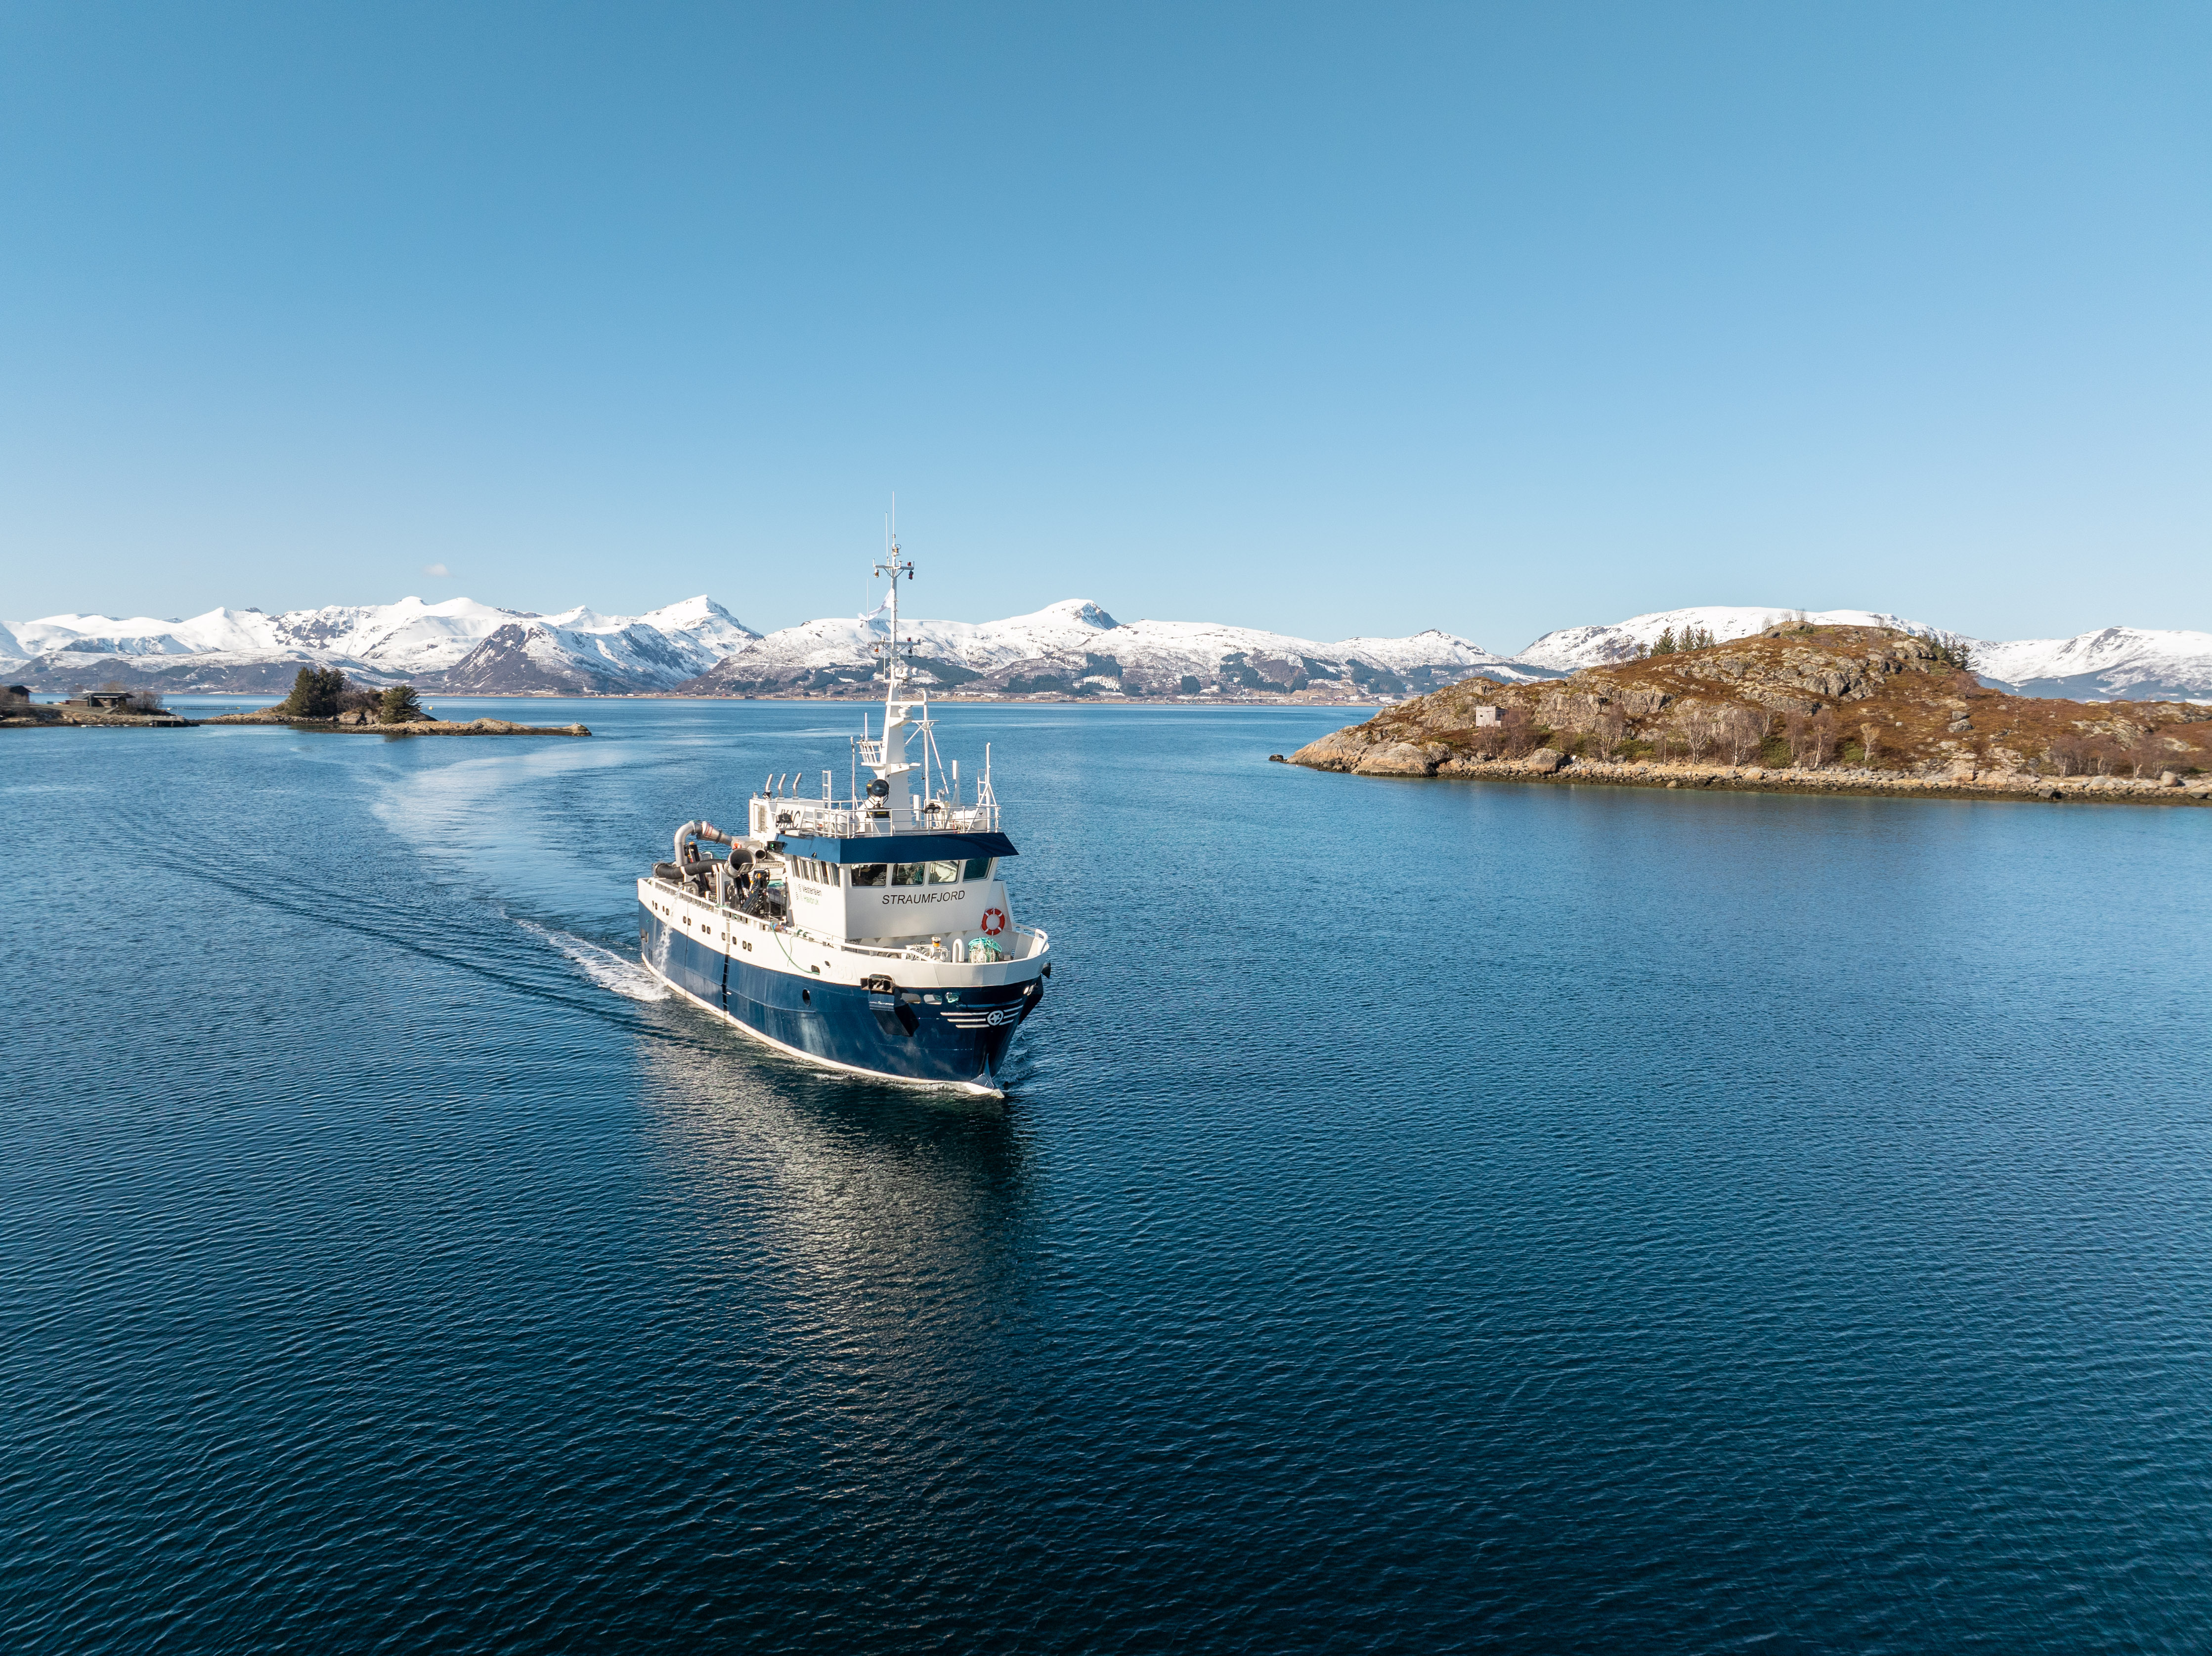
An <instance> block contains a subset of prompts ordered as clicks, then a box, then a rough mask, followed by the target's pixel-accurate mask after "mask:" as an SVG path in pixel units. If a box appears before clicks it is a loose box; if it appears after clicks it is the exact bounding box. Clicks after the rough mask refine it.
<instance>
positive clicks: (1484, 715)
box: [1292, 622, 2212, 793]
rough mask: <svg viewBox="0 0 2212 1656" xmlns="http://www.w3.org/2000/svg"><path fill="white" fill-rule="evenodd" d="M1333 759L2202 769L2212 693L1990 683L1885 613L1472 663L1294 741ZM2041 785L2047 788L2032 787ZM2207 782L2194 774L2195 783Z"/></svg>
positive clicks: (2022, 774) (1832, 778)
mask: <svg viewBox="0 0 2212 1656" xmlns="http://www.w3.org/2000/svg"><path fill="white" fill-rule="evenodd" d="M1292 757H1293V759H1294V760H1295V761H1296V762H1297V763H1300V764H1304V765H1308V766H1312V767H1316V768H1320V769H1325V770H1357V771H1360V772H1362V773H1367V774H1395V775H1407V774H1422V775H1437V774H1443V775H1468V774H1480V773H1486V772H1487V771H1488V770H1490V769H1491V767H1504V766H1513V767H1517V768H1522V769H1527V768H1530V762H1529V761H1532V760H1534V761H1538V762H1537V764H1536V766H1535V768H1538V769H1541V770H1545V771H1547V772H1549V771H1553V770H1555V769H1557V768H1559V767H1561V766H1567V767H1571V770H1570V771H1568V772H1567V773H1569V774H1573V775H1577V776H1588V777H1589V778H1590V779H1614V778H1616V777H1618V778H1620V779H1631V778H1630V775H1629V773H1631V772H1632V773H1635V779H1647V778H1649V777H1650V775H1651V774H1652V773H1653V771H1654V767H1658V768H1662V769H1665V768H1672V767H1682V768H1683V769H1685V770H1686V771H1689V772H1695V773H1699V779H1712V778H1713V777H1714V776H1715V775H1716V773H1722V774H1726V775H1732V776H1735V777H1742V776H1745V775H1746V774H1747V773H1753V772H1756V773H1758V774H1757V778H1756V779H1759V780H1764V781H1770V782H1775V783H1784V784H1789V783H1806V782H1813V781H1815V780H1818V781H1820V782H1822V783H1827V784H1835V783H1841V782H1844V781H1846V780H1850V779H1857V780H1863V781H1865V782H1868V783H1870V784H1881V783H1890V784H1902V783H1906V782H1914V783H1920V784H1926V783H1928V782H1930V781H1936V780H1942V781H1947V782H1959V781H1969V780H1971V781H1977V782H1984V783H2004V784H2008V785H2015V786H2020V787H2021V788H2022V789H2024V790H2025V789H2027V787H2028V785H2031V784H2036V785H2039V784H2043V783H2046V782H2051V781H2057V780H2063V779H2073V778H2083V777H2089V778H2097V777H2103V778H2120V779H2127V780H2130V781H2136V782H2141V783H2143V784H2144V785H2146V786H2156V785H2157V784H2158V783H2159V781H2160V779H2161V778H2169V779H2170V780H2168V781H2166V786H2167V787H2169V788H2172V787H2173V786H2177V785H2179V786H2188V785H2190V784H2192V783H2194V782H2196V781H2197V780H2198V779H2202V778H2203V777H2204V776H2205V774H2206V773H2207V770H2208V767H2212V707H2200V706H2197V705H2194V704H2191V703H2187V702H2170V701H2118V702H2083V701H2060V700H2057V699H2055V698H2040V697H2031V696H2017V695H2008V694H2007V693H2006V692H2004V691H2002V690H1995V689H1990V688H1987V687H1985V686H1984V685H1983V684H1981V683H1980V682H1978V680H1977V679H1976V678H1975V677H1974V675H1973V673H1972V670H1971V669H1970V664H1969V663H1968V661H1967V660H1966V658H1965V657H1964V656H1963V655H1962V654H1961V653H1960V652H1959V651H1958V649H1957V648H1956V647H1955V646H1952V645H1950V644H1948V642H1946V641H1944V640H1937V639H1931V638H1923V637H1920V636H1917V635H1915V634H1910V633H1903V632H1898V631H1894V630H1893V629H1890V628H1875V627H1818V626H1812V625H1809V624H1807V623H1803V622H1794V623H1792V622H1785V623H1784V624H1783V625H1781V626H1778V627H1774V628H1769V629H1768V630H1767V631H1765V633H1762V634H1758V635H1757V636H1755V637H1752V638H1745V639H1736V640H1731V641H1729V642H1728V643H1725V644H1705V643H1703V641H1702V640H1700V641H1699V647H1695V648H1691V649H1680V650H1674V651H1673V652H1668V653H1663V654H1653V655H1651V656H1649V657H1646V658H1642V659H1638V660H1635V661H1626V662H1620V663H1615V664H1610V665H1607V666H1602V667H1592V668H1587V669H1585V670H1583V671H1581V672H1578V673H1576V674H1573V675H1572V676H1569V677H1567V678H1564V679H1558V680H1553V681H1550V682H1544V683H1539V684H1520V685H1510V684H1501V683H1499V682H1497V681H1495V680H1492V679H1485V678H1474V679H1468V680H1466V681H1464V682H1461V683H1458V684H1455V685H1453V686H1451V687H1449V688H1446V689H1443V690H1438V691H1436V692H1433V693H1432V694H1431V695H1425V696H1421V697H1419V698H1417V699H1416V700H1413V701H1407V702H1405V703H1403V704H1401V705H1400V706H1397V707H1389V708H1387V709H1385V710H1384V711H1383V713H1379V714H1377V715H1376V717H1375V718H1374V719H1370V720H1369V721H1368V722H1367V723H1366V724H1364V725H1355V726H1353V727H1352V728H1351V729H1348V730H1344V731H1336V732H1334V734H1332V735H1330V736H1327V737H1322V739H1321V740H1320V741H1318V742H1316V743H1311V744H1310V745H1309V746H1307V747H1305V748H1303V749H1299V751H1298V752H1297V754H1296V755H1292ZM2033 791H2038V792H2039V791H2042V790H2041V789H2040V788H2039V787H2038V788H2036V789H2034V790H2033ZM2197 791H2198V790H2197V788H2195V787H2193V786H2190V787H2189V792H2191V793H2194V792H2197Z"/></svg>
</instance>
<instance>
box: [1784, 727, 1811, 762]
mask: <svg viewBox="0 0 2212 1656" xmlns="http://www.w3.org/2000/svg"><path fill="white" fill-rule="evenodd" d="M1811 723H1812V721H1811V720H1810V719H1808V718H1807V717H1806V716H1805V715H1804V714H1803V713H1785V714H1784V715H1783V719H1782V733H1783V734H1784V736H1785V737H1788V738H1789V739H1790V764H1791V765H1793V766H1795V767H1797V768H1799V769H1802V768H1803V767H1804V764H1805V743H1806V732H1807V727H1808V725H1810V724H1811Z"/></svg>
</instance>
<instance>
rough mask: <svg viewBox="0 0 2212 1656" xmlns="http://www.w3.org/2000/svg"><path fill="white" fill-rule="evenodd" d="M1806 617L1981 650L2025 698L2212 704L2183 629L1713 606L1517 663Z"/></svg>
mask: <svg viewBox="0 0 2212 1656" xmlns="http://www.w3.org/2000/svg"><path fill="white" fill-rule="evenodd" d="M1793 616H1802V617H1803V618H1804V619H1805V620H1807V621H1810V622H1822V623H1826V624H1828V625H1831V626H1838V627H1895V628H1901V629H1902V630H1904V631H1905V632H1910V633H1922V634H1934V635H1936V636H1937V637H1940V638H1943V639H1947V640H1950V641H1952V642H1954V643H1958V644H1964V645H1969V646H1972V648H1973V650H1974V652H1975V653H1974V664H1975V667H1976V669H1977V670H1978V672H1979V674H1980V676H1981V678H1982V681H1983V682H1984V683H1987V684H1993V685H1996V687H1998V688H2001V689H2007V690H2011V691H2013V692H2015V694H2017V695H2038V696H2059V697H2063V698H2067V699H2069V700H2073V701H2204V700H2207V699H2212V634H2208V633H2192V632H2187V631H2185V630H2181V629H2179V628H2141V627H2106V628H2102V629H2101V630H2100V631H2098V632H2094V633H2083V634H2080V635H2078V636H2076V637H2074V638H2060V639H2020V640H2013V641H2011V642H2002V641H1992V640H1985V639H1977V638H1972V637H1969V636H1968V635H1967V634H1963V633H1953V632H1948V631H1947V630H1945V629H1943V628H1936V627H1930V626H1929V625H1928V624H1927V623H1926V622H1917V621H1908V620H1906V619H1905V617H1904V616H1893V615H1888V614H1886V613H1882V612H1879V611H1876V610H1761V609H1756V608H1750V607H1744V606H1730V605H1708V606H1705V607H1704V608H1701V609H1691V610H1655V611H1654V612H1653V613H1652V614H1650V615H1648V616H1630V617H1629V618H1628V619H1627V620H1626V621H1621V622H1613V624H1612V625H1610V626H1607V627H1569V628H1563V629H1562V630H1560V631H1559V632H1556V633H1547V634H1544V636H1543V637H1541V638H1540V639H1538V640H1536V641H1535V642H1534V644H1531V645H1530V646H1528V648H1527V649H1525V650H1523V651H1522V652H1521V653H1520V654H1519V655H1518V656H1516V657H1515V658H1514V659H1515V660H1516V662H1518V663H1520V664H1522V665H1525V666H1529V667H1544V668H1549V669H1552V670H1554V671H1558V672H1573V671H1576V670H1579V669H1581V668H1583V667H1599V666H1603V665H1604V664H1606V663H1607V662H1610V661H1626V660H1628V659H1629V658H1632V657H1633V656H1635V655H1636V654H1637V653H1638V652H1639V651H1640V650H1642V649H1645V648H1648V647H1649V646H1650V645H1651V644H1653V643H1654V642H1655V641H1656V640H1657V639H1658V637H1659V635H1660V634H1662V633H1663V632H1668V631H1670V630H1671V631H1672V632H1674V634H1675V635H1676V636H1677V637H1679V636H1680V634H1682V632H1683V631H1684V630H1685V629H1686V628H1703V629H1704V630H1705V631H1707V632H1710V633H1711V634H1712V635H1713V639H1714V641H1715V642H1717V643H1724V642H1726V641H1727V640H1729V639H1735V638H1747V637H1749V636H1750V635H1751V634H1754V633H1759V632H1764V631H1765V629H1766V628H1769V627H1771V626H1773V625H1774V624H1775V623H1776V622H1783V621H1787V620H1790V618H1791V617H1793Z"/></svg>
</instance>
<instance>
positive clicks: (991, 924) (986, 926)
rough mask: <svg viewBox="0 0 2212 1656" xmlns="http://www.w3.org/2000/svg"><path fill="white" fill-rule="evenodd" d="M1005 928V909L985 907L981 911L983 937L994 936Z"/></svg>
mask: <svg viewBox="0 0 2212 1656" xmlns="http://www.w3.org/2000/svg"><path fill="white" fill-rule="evenodd" d="M1005 930H1006V910H1005V909H1003V908H987V909H985V910H984V911H983V935H984V936H985V937H997V936H998V935H999V933H1000V932H1001V931H1005Z"/></svg>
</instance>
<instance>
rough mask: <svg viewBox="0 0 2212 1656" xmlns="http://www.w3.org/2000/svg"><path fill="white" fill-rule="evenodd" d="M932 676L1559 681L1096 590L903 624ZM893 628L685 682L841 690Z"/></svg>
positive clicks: (946, 684) (767, 691)
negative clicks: (1241, 622)
mask: <svg viewBox="0 0 2212 1656" xmlns="http://www.w3.org/2000/svg"><path fill="white" fill-rule="evenodd" d="M900 627H901V630H902V631H903V632H906V633H908V635H909V636H910V637H911V638H913V640H915V650H914V652H913V661H914V666H915V672H916V674H917V676H919V677H920V678H921V679H922V680H923V681H924V682H928V683H933V684H936V685H939V686H940V687H943V688H948V689H951V688H957V689H963V690H967V691H970V692H976V693H982V694H1003V695H1033V694H1037V693H1040V692H1043V693H1052V694H1059V695H1097V694H1107V695H1209V694H1212V695H1219V694H1226V695H1238V694H1243V693H1251V692H1258V693H1261V694H1275V695H1281V694H1287V693H1289V692H1292V691H1297V690H1304V689H1307V688H1322V687H1326V686H1329V685H1342V686H1344V687H1345V688H1348V689H1353V690H1357V691H1360V692H1382V693H1389V694H1404V693H1405V692H1407V691H1419V690H1426V689H1433V688H1436V687H1437V686H1438V685H1443V684H1450V683H1454V682H1457V681H1458V680H1460V679H1462V678H1465V677H1467V676H1469V675H1470V674H1473V673H1477V672H1482V673H1488V674H1491V675H1492V676H1498V677H1501V678H1506V679H1511V680H1516V681H1519V680H1526V679H1531V678H1548V677H1552V676H1553V674H1551V673H1549V672H1547V671H1544V670H1541V669H1531V668H1527V667H1522V666H1521V665H1519V664H1516V663H1514V662H1511V661H1509V660H1507V659H1506V658H1504V657H1503V656H1499V655H1495V654H1492V652H1489V651H1487V650H1485V649H1484V648H1482V646H1480V645H1478V644H1472V643H1469V642H1468V640H1465V639H1463V638H1456V637H1454V636H1453V635H1452V634H1449V633H1442V632H1435V631H1431V632H1426V633H1421V634H1416V635H1414V636H1413V637H1412V638H1403V639H1347V640H1344V641H1343V642H1341V643H1337V644H1321V643H1316V642H1315V641H1314V640H1310V639H1297V638H1288V637H1285V635H1284V634H1280V633H1268V632H1263V631H1261V630H1260V629H1259V628H1251V627H1230V626H1225V625H1220V624H1217V623H1213V622H1178V621H1139V622H1126V623H1125V622H1118V621H1116V620H1115V619H1114V617H1113V616H1109V615H1108V614H1107V613H1106V611H1105V610H1102V609H1101V608H1099V606H1098V605H1097V604H1093V603H1091V601H1090V600H1088V599H1086V598H1068V599H1065V600H1063V601H1062V602H1060V603H1059V604H1050V605H1048V606H1047V607H1046V608H1044V609H1042V610H1038V611H1036V613H1035V614H1034V615H1027V616H1012V617H1011V618H1009V619H1007V620H1005V621H994V622H957V621H921V622H906V621H903V620H902V622H901V623H900ZM885 637H886V633H885V628H884V621H883V617H882V616H880V615H878V616H861V617H857V618H855V619H854V620H850V621H847V620H844V619H842V618H839V619H834V620H822V621H810V622H805V624H803V625H801V626H798V627H787V628H783V629H782V630H781V631H780V632H775V633H770V634H768V635H767V636H766V637H764V638H761V639H757V640H753V641H752V642H750V643H749V644H746V645H744V646H741V647H740V648H738V650H737V651H735V652H733V653H732V654H731V655H730V656H728V657H727V658H725V659H723V660H721V661H720V662H717V663H716V664H714V669H713V670H712V671H710V672H707V673H702V674H701V675H700V676H698V677H697V678H696V679H693V680H691V681H690V682H689V683H687V684H685V685H684V686H683V687H682V688H684V689H685V690H688V691H691V692H693V693H696V694H697V695H777V694H789V693H791V692H793V691H815V692H830V693H834V692H836V691H840V690H846V689H854V688H859V687H860V686H863V685H866V684H867V683H868V682H870V681H871V680H872V678H873V677H874V676H875V673H876V668H877V664H878V659H879V658H878V654H877V646H878V645H880V644H882V643H883V642H884V640H885Z"/></svg>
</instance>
